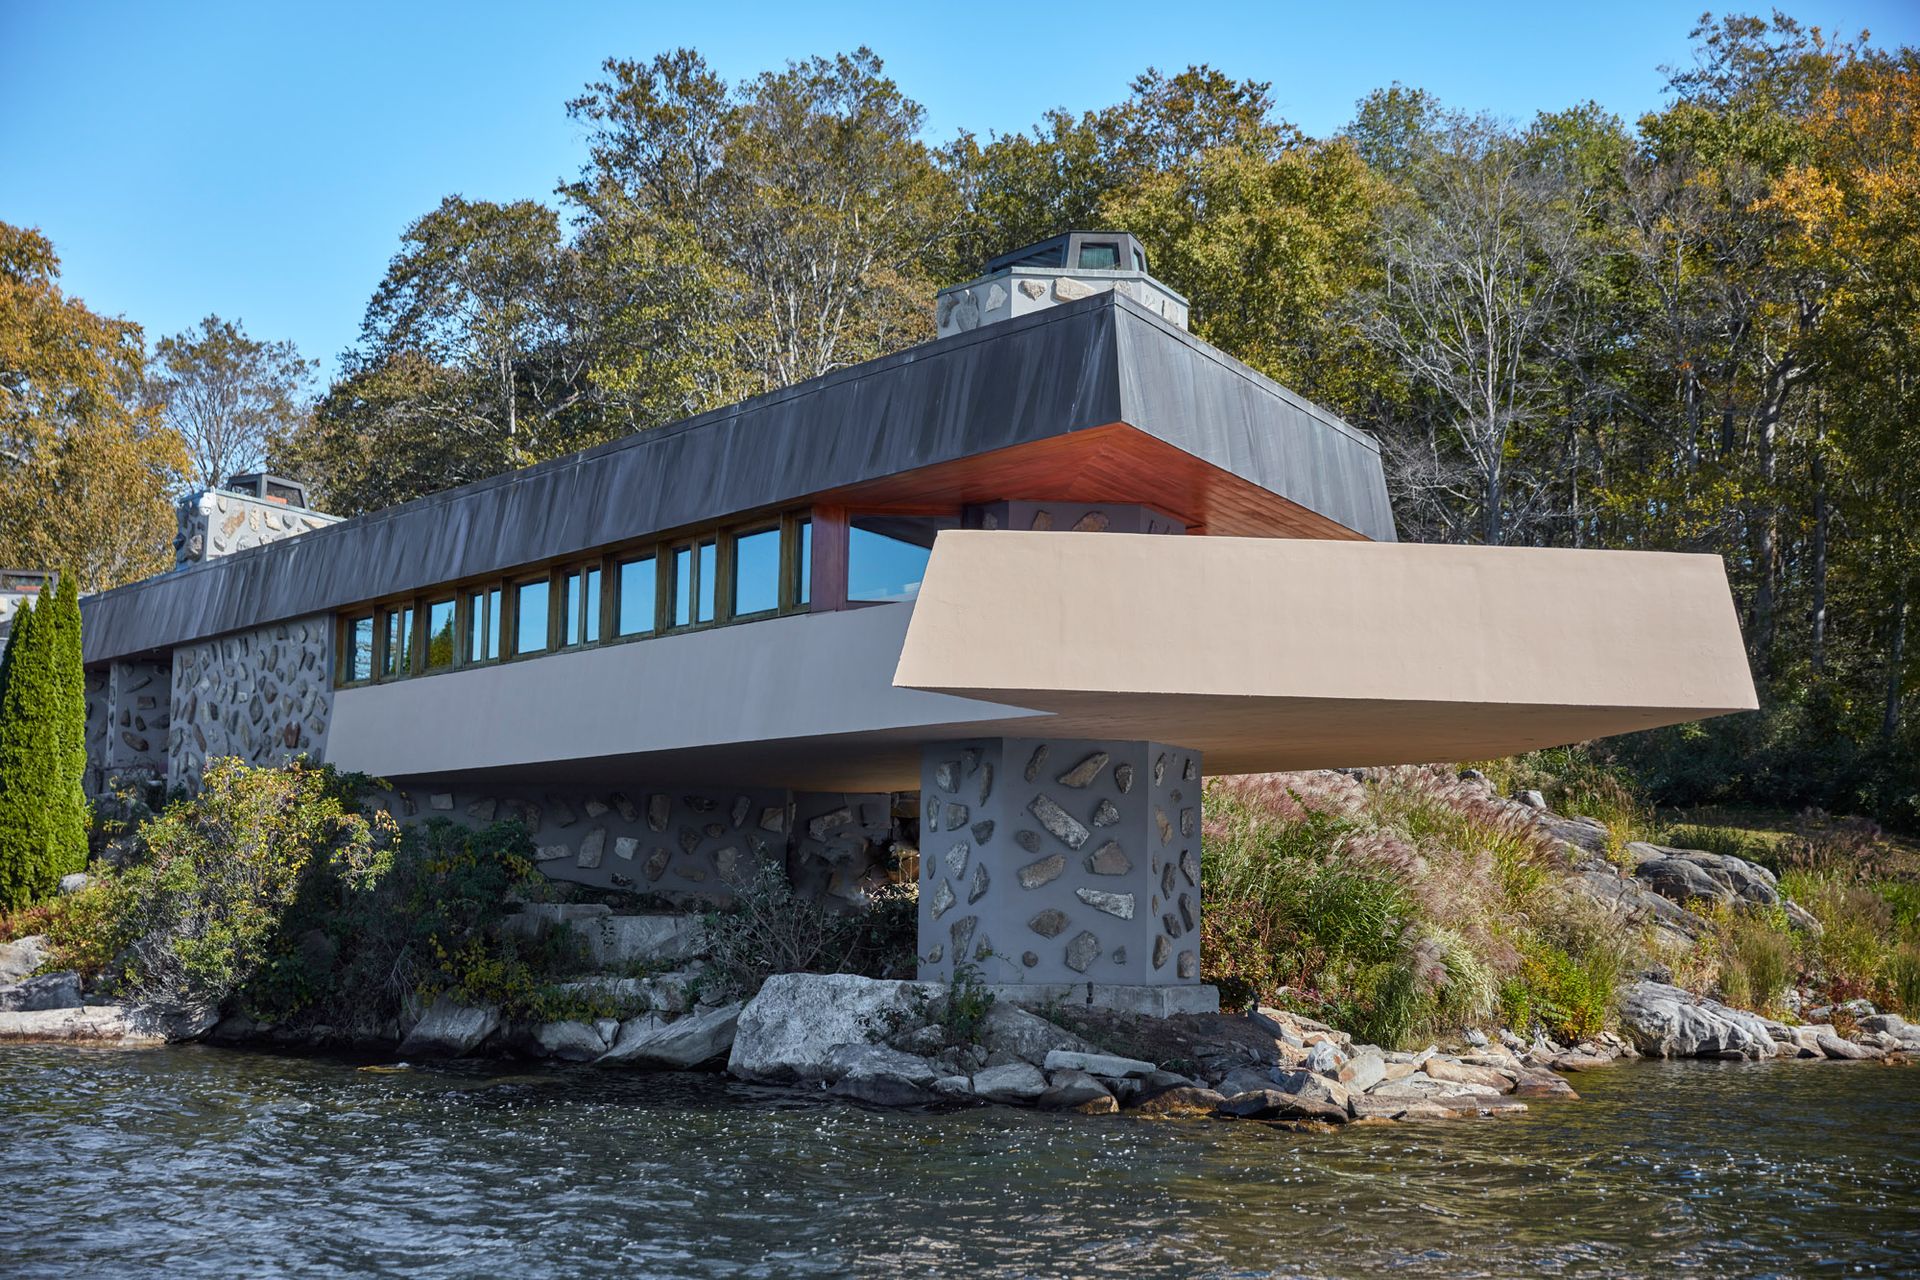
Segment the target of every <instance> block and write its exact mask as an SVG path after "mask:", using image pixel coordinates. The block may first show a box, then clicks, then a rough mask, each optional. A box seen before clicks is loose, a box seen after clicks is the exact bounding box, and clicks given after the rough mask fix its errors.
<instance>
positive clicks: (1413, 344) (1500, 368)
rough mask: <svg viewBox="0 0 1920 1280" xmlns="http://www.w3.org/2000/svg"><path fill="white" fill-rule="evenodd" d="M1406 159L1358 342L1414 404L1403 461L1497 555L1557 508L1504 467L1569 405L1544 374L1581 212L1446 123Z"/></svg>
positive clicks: (1530, 154) (1574, 267)
mask: <svg viewBox="0 0 1920 1280" xmlns="http://www.w3.org/2000/svg"><path fill="white" fill-rule="evenodd" d="M1413 145H1414V154H1413V156H1412V158H1411V159H1410V161H1409V162H1408V168H1407V171H1406V172H1407V177H1406V179H1405V187H1404V189H1403V192H1402V195H1401V197H1400V198H1398V199H1396V200H1393V201H1391V202H1389V203H1388V204H1387V205H1386V206H1385V208H1384V209H1383V211H1382V214H1381V217H1382V224H1383V230H1382V236H1381V242H1380V254H1381V258H1382V264H1383V269H1384V278H1383V280H1382V283H1381V284H1380V286H1379V287H1378V288H1377V289H1375V290H1373V291H1372V292H1371V293H1370V294H1369V295H1368V298H1367V305H1366V315H1367V320H1366V329H1367V333H1368V336H1369V337H1370V338H1371V339H1372V340H1373V342H1374V343H1375V344H1377V345H1378V347H1379V348H1380V349H1381V350H1382V351H1384V352H1386V353H1387V354H1389V355H1390V356H1391V357H1392V358H1393V359H1394V360H1395V361H1396V362H1397V363H1398V364H1399V366H1400V369H1401V371H1402V373H1403V375H1404V376H1405V378H1406V379H1407V381H1408V383H1409V384H1410V386H1411V387H1413V388H1414V389H1415V391H1416V392H1417V393H1418V394H1419V395H1420V396H1421V397H1422V398H1423V403H1422V405H1421V408H1422V409H1423V410H1424V412H1423V413H1421V414H1418V415H1416V418H1415V422H1414V424H1413V427H1412V433H1411V440H1409V437H1408V435H1407V434H1405V433H1403V434H1402V435H1401V438H1400V440H1399V441H1398V443H1399V445H1400V452H1401V453H1402V455H1403V457H1404V456H1405V455H1411V458H1412V460H1413V463H1414V465H1416V466H1418V467H1420V468H1421V470H1420V471H1418V472H1416V473H1415V474H1416V475H1417V476H1418V477H1419V478H1420V481H1421V483H1423V484H1424V485H1425V486H1426V487H1428V488H1437V489H1441V490H1444V491H1445V492H1446V493H1448V495H1449V496H1450V499H1451V500H1453V501H1455V502H1458V503H1461V504H1466V505H1470V507H1471V510H1472V511H1473V512H1474V514H1475V517H1476V518H1475V519H1474V521H1473V524H1472V526H1471V527H1472V529H1473V532H1474V534H1475V536H1476V537H1477V538H1478V540H1479V541H1482V542H1485V543H1488V544H1494V545H1497V544H1499V543H1502V542H1506V541H1509V540H1512V539H1514V538H1515V537H1516V536H1519V537H1527V536H1532V535H1533V534H1534V532H1535V529H1534V527H1533V526H1534V525H1536V524H1537V523H1538V522H1539V521H1540V520H1541V519H1542V518H1543V517H1544V516H1546V515H1547V514H1549V513H1550V511H1551V508H1552V499H1551V497H1550V496H1549V494H1550V490H1549V489H1548V487H1546V486H1544V485H1526V486H1525V487H1523V486H1522V484H1521V483H1518V482H1519V481H1523V480H1525V479H1528V478H1529V477H1528V475H1527V473H1526V472H1519V473H1516V472H1515V470H1514V468H1513V466H1512V461H1513V458H1514V457H1515V455H1516V454H1517V453H1520V452H1523V451H1524V447H1525V446H1526V445H1529V444H1532V443H1533V442H1535V441H1536V440H1537V439H1538V438H1539V437H1540V435H1541V434H1542V432H1543V430H1544V428H1545V425H1546V424H1547V423H1548V422H1549V421H1551V420H1552V419H1554V418H1555V417H1556V416H1557V414H1558V412H1559V410H1560V409H1561V407H1562V405H1563V400H1562V397H1561V396H1560V395H1559V390H1558V386H1557V381H1556V379H1557V374H1556V371H1555V367H1554V366H1555V362H1556V358H1557V357H1564V355H1565V350H1566V345H1567V344H1566V343H1565V342H1564V340H1563V331H1564V327H1565V325H1566V322H1567V321H1568V319H1569V317H1570V316H1571V315H1572V314H1573V313H1574V311H1575V309H1576V306H1577V300H1578V294H1579V290H1580V288H1581V285H1582V282H1583V279H1584V276H1585V272H1586V261H1585V260H1586V256H1587V247H1586V245H1585V242H1584V240H1583V238H1582V236H1581V230H1582V223H1583V221H1584V218H1585V211H1584V209H1582V208H1581V207H1579V203H1580V202H1579V196H1578V193H1577V192H1578V189H1577V187H1576V186H1575V185H1574V184H1572V183H1570V182H1569V181H1568V180H1567V175H1566V174H1565V172H1564V171H1563V170H1562V169H1560V168H1559V167H1557V166H1555V165H1551V164H1546V163H1543V162H1542V157H1541V156H1540V155H1539V154H1538V153H1537V152H1534V151H1531V150H1530V149H1529V148H1528V147H1527V145H1526V139H1525V138H1523V137H1519V136H1516V135H1514V134H1513V133H1511V132H1510V131H1508V130H1505V129H1503V128H1502V127H1500V126H1499V125H1497V124H1496V123H1494V122H1492V121H1490V120H1487V119H1484V118H1474V117H1465V116H1453V117H1450V118H1448V119H1447V120H1446V122H1445V125H1444V127H1443V128H1442V129H1441V130H1440V131H1439V132H1438V133H1436V134H1432V135H1428V136H1427V137H1426V138H1425V139H1424V140H1423V141H1419V142H1416V143H1415V144H1413ZM1409 445H1410V446H1411V447H1409Z"/></svg>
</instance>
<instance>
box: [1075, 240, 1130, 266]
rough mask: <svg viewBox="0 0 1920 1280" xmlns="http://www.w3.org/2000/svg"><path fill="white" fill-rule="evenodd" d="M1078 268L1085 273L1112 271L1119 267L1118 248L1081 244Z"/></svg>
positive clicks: (1109, 245) (1105, 245)
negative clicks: (1085, 271)
mask: <svg viewBox="0 0 1920 1280" xmlns="http://www.w3.org/2000/svg"><path fill="white" fill-rule="evenodd" d="M1080 266H1081V268H1082V269H1083V270H1087V271H1113V270H1115V269H1117V268H1118V267H1119V266H1120V246H1119V245H1117V244H1083V245H1081V246H1080Z"/></svg>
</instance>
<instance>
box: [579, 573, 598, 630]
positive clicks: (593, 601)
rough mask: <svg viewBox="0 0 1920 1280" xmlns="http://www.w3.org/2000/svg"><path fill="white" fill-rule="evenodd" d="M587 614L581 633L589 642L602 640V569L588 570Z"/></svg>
mask: <svg viewBox="0 0 1920 1280" xmlns="http://www.w3.org/2000/svg"><path fill="white" fill-rule="evenodd" d="M586 610H587V615H586V617H585V618H584V619H583V624H584V625H583V626H582V628H581V633H582V634H583V635H584V636H585V637H586V641H587V643H588V644H598V643H599V642H600V571H599V570H598V569H589V570H587V602H586Z"/></svg>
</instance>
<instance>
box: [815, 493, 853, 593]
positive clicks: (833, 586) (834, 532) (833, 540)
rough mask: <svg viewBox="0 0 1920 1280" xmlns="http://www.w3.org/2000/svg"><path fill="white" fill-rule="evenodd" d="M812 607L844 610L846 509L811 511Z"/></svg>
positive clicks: (824, 508) (845, 587) (845, 591)
mask: <svg viewBox="0 0 1920 1280" xmlns="http://www.w3.org/2000/svg"><path fill="white" fill-rule="evenodd" d="M812 596H813V604H812V606H811V608H812V611H813V612H815V613H824V612H827V611H830V610H834V609H844V608H846V607H847V509H846V508H845V507H815V508H814V509H813V583H812Z"/></svg>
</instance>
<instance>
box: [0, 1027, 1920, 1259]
mask: <svg viewBox="0 0 1920 1280" xmlns="http://www.w3.org/2000/svg"><path fill="white" fill-rule="evenodd" d="M1577 1083H1578V1085H1579V1087H1580V1088H1581V1090H1582V1091H1583V1092H1584V1093H1585V1094H1586V1095H1587V1100H1586V1101H1584V1102H1582V1103H1577V1104H1561V1105H1550V1104H1537V1105H1536V1106H1535V1109H1534V1111H1533V1113H1532V1114H1530V1115H1528V1116H1526V1117H1524V1118H1515V1119H1509V1120H1501V1121H1497V1122H1495V1121H1484V1122H1478V1123H1455V1124H1428V1125H1418V1126H1414V1125H1401V1126H1392V1127H1387V1126H1382V1127H1364V1128H1356V1129H1350V1130H1347V1131H1345V1132H1341V1133H1334V1134H1307V1135H1302V1134H1292V1133H1284V1132H1280V1131H1276V1130H1272V1129H1268V1128H1266V1127H1264V1126H1260V1125H1255V1124H1216V1123H1209V1122H1204V1121H1182V1122H1159V1123H1152V1122H1143V1121H1134V1120H1130V1119H1127V1118H1124V1117H1110V1118H1101V1119H1089V1118H1083V1117H1056V1116H1043V1115H1034V1114H1030V1113H1023V1112H1015V1111H1009V1110H1004V1109H998V1108H996V1109H991V1110H982V1111H972V1112H961V1113H956V1114H949V1115H897V1114H887V1113H879V1112H870V1111H864V1110H860V1109H857V1108H853V1107H846V1106H836V1105H827V1104H824V1103H814V1102H810V1101H806V1100H800V1099H796V1098H794V1097H793V1096H791V1095H786V1094H780V1093H775V1092H770V1091H763V1090H755V1089H750V1088H747V1087H744V1086H738V1085H729V1084H726V1083H724V1082H722V1081H719V1080H716V1079H713V1078H706V1077H666V1076H651V1077H649V1076H640V1075H625V1074H615V1073H612V1072H597V1071H593V1070H591V1069H580V1068H574V1069H526V1068H511V1067H478V1066H475V1067H453V1068H434V1069H428V1070H419V1071H409V1072H403V1073H394V1074H384V1073H376V1072H368V1071H361V1070H357V1069H356V1067H355V1064H353V1063H349V1062H339V1061H327V1060H314V1059H301V1058H282V1057H273V1056H268V1055H262V1054H250V1053H242V1052H233V1051H223V1050H218V1049H175V1050H166V1051H149V1052H120V1051H105V1050H102V1051H93V1052H85V1051H75V1050H72V1049H62V1048H52V1047H45V1048H42V1047H12V1048H4V1049H0V1186H4V1187H5V1188H6V1189H7V1195H6V1200H5V1203H4V1207H0V1273H4V1274H7V1275H22V1276H62V1275H87V1276H100V1275H170V1276H178V1275H222V1276H226V1275H262V1274H274V1273H299V1274H305V1275H330V1274H337V1275H367V1274H395V1275H402V1274H404V1275H419V1276H516V1277H532V1276H580V1275H603V1274H619V1275H630V1276H643V1275H644V1276H651V1275H671V1276H733V1275H758V1276H785V1275H830V1276H839V1275H855V1276H891V1275H896V1274H925V1273H929V1272H942V1273H948V1274H957V1275H986V1274H991V1275H1049V1276H1051V1275H1128V1276H1134V1275H1220V1276H1256V1275H1257V1276H1265V1275H1302V1276H1323V1275H1328V1276H1331V1275H1340V1276H1345V1275H1359V1274H1373V1273H1380V1272H1387V1271H1401V1270H1412V1271H1414V1272H1416V1273H1418V1274H1420V1275H1423V1276H1462V1275H1467V1276H1477V1275H1484V1276H1512V1275H1622V1274H1651V1273H1655V1272H1658V1273H1661V1274H1674V1273H1679V1274H1699V1275H1714V1276H1720V1275H1733V1274H1741V1275H1805V1274H1809V1273H1818V1272H1843V1271H1844V1272H1848V1273H1855V1274H1858V1273H1880V1274H1891V1273H1898V1272H1916V1271H1920V1068H1914V1069H1888V1068H1880V1067H1872V1066H1838V1065H1835V1066H1797V1065H1795V1064H1764V1065H1758V1066H1742V1065H1705V1064H1675V1065H1666V1066H1636V1067H1621V1068H1615V1069H1614V1070H1612V1071H1609V1072H1604V1073H1595V1074H1590V1075H1587V1076H1583V1077H1581V1078H1580V1079H1579V1080H1578V1082H1577Z"/></svg>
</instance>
